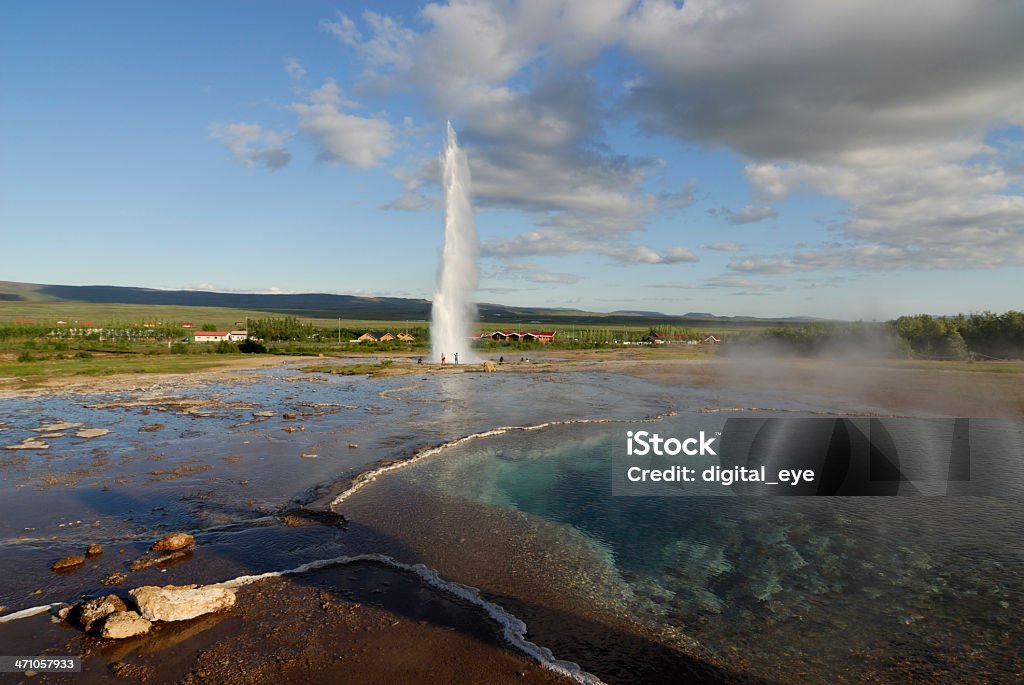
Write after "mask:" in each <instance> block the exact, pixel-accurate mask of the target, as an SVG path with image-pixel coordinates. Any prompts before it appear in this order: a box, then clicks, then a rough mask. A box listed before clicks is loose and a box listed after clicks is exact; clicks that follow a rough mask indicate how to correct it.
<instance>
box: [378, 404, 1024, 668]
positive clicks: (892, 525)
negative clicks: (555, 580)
mask: <svg viewBox="0 0 1024 685" xmlns="http://www.w3.org/2000/svg"><path fill="white" fill-rule="evenodd" d="M697 422H704V423H705V424H706V418H705V417H702V418H699V419H698V418H697V417H695V416H694V415H692V414H691V415H683V416H679V417H675V418H669V419H666V420H664V421H663V422H660V423H659V424H657V426H658V430H660V431H661V432H663V433H664V434H675V435H681V434H686V433H687V432H688V431H690V430H691V429H692V427H693V426H694V425H696V423H697ZM625 429H626V428H625V426H624V425H622V424H609V425H574V426H563V427H554V428H551V429H547V430H545V431H540V432H536V433H528V434H512V435H505V436H500V437H496V438H491V439H489V440H488V441H487V443H486V444H472V445H468V446H465V447H459V448H455V449H452V450H450V451H449V452H447V453H444V454H443V455H440V456H438V457H436V458H433V459H431V460H429V461H424V462H421V463H419V464H416V465H413V466H410V467H408V468H407V469H404V470H402V471H399V472H397V473H394V474H392V475H389V476H387V477H386V478H387V479H393V480H394V481H395V485H396V486H397V485H399V484H401V485H402V486H403V487H404V488H406V490H404V491H405V492H408V491H409V489H417V488H418V489H420V490H421V491H422V492H424V493H427V492H432V493H434V494H437V493H442V494H443V496H444V497H447V498H452V497H454V498H459V499H463V500H466V501H471V502H474V503H479V504H484V505H487V506H491V507H496V508H500V509H504V510H506V511H508V512H509V516H510V517H511V516H513V515H515V514H516V513H517V512H525V513H527V514H529V515H533V516H537V517H541V518H543V519H545V520H549V521H553V522H558V523H561V524H564V525H566V526H569V527H571V528H572V529H575V530H577V531H582V532H583V533H584V534H585V535H586V536H588V537H589V538H590V539H591V540H592V541H593V542H594V543H595V544H597V545H600V546H602V547H604V548H605V549H606V550H607V555H606V556H605V557H603V558H605V559H607V560H609V562H610V563H612V564H614V566H615V569H614V571H615V573H617V574H618V575H619V576H620V577H621V578H622V582H624V583H626V584H627V585H628V589H629V593H628V596H630V597H631V599H630V601H629V606H628V607H626V610H628V611H629V612H630V613H631V614H632V615H634V616H635V617H637V618H638V619H639V620H642V621H645V622H648V623H649V624H650V625H652V626H654V627H671V628H673V629H678V630H680V631H682V632H684V633H685V634H687V635H689V636H692V637H694V638H696V639H698V640H699V641H701V642H702V643H703V644H704V645H705V646H706V647H708V648H709V649H711V650H712V651H713V652H715V653H717V654H719V655H721V656H723V657H725V658H729V659H733V658H736V657H737V655H742V661H743V663H744V664H746V665H747V667H748V668H749V669H750V670H752V671H753V672H755V673H759V674H761V675H765V676H769V677H777V678H782V679H784V680H787V681H793V682H829V679H830V678H831V677H833V676H835V675H836V674H843V673H845V674H848V675H849V676H850V677H851V678H853V679H854V680H860V679H861V678H863V679H870V678H869V677H868V676H871V677H876V676H877V677H884V675H885V674H886V673H890V674H891V673H906V672H915V673H918V672H930V671H928V669H932V670H933V671H934V672H935V673H940V674H941V673H946V674H947V676H946V680H950V681H956V680H958V679H959V678H960V677H962V676H963V674H964V673H969V674H975V675H977V676H979V678H980V677H981V675H982V674H990V675H991V677H992V678H993V679H994V681H996V682H1001V681H1004V680H1005V681H1007V682H1009V681H1011V680H1012V678H1013V675H1012V674H1014V673H1016V672H1018V670H1019V668H1020V667H1021V661H1020V656H1019V654H1018V652H1019V647H1020V645H1022V644H1024V537H1022V531H1024V500H1021V499H1019V498H1013V497H1003V498H999V497H914V498H897V497H890V498H881V497H860V498H843V497H831V498H809V497H800V498H781V497H780V498H751V497H621V496H620V497H615V496H612V494H611V482H612V466H611V457H612V455H613V454H615V453H616V452H619V451H621V450H622V447H623V444H624V440H623V433H624V431H625ZM1018 447H1019V445H1018ZM384 488H385V489H386V488H387V485H386V484H384ZM368 496H371V497H372V494H369V495H368ZM465 553H466V554H470V553H471V552H468V551H467V552H465ZM565 572H566V574H568V575H573V574H578V575H580V576H581V577H582V576H585V575H587V573H586V570H585V569H578V568H575V569H571V568H567V569H565ZM471 580H472V579H471ZM476 581H477V582H479V583H480V584H481V585H483V586H486V585H487V584H488V579H487V578H485V577H480V578H477V579H476ZM954 662H955V663H956V666H955V667H953V666H951V665H950V664H953V663H954ZM900 669H902V670H900ZM957 669H960V670H957ZM799 674H803V675H799ZM872 674H874V675H872ZM949 674H957V675H949ZM900 677H903V676H899V677H896V678H895V680H896V681H898V680H899V678H900ZM940 679H941V678H940ZM890 680H893V677H892V676H890Z"/></svg>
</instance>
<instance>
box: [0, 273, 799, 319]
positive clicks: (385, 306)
mask: <svg viewBox="0 0 1024 685" xmlns="http://www.w3.org/2000/svg"><path fill="white" fill-rule="evenodd" d="M4 302H26V303H28V302H32V303H46V302H85V303H93V304H128V305H173V306H179V307H222V308H229V309H240V310H247V311H257V312H267V313H268V314H279V315H292V316H299V317H308V318H323V319H334V318H341V319H359V320H370V321H401V320H403V319H404V320H416V321H420V320H428V319H429V318H430V301H429V300H424V299H412V298H402V297H360V296H355V295H332V294H328V293H301V294H282V295H270V294H261V293H221V292H210V291H202V290H156V289H153V288H133V287H123V286H113V285H46V284H38V283H18V282H14V281H0V307H3V303H4ZM477 310H478V316H479V319H480V320H481V321H486V322H490V323H494V324H496V325H502V324H505V325H508V324H512V323H514V324H532V325H537V324H540V323H551V324H572V323H581V324H582V323H584V322H587V323H589V324H591V325H606V326H615V325H652V326H655V325H672V326H681V327H682V326H687V325H690V324H691V323H692V324H695V325H697V324H702V325H706V324H707V323H708V322H716V323H721V324H726V325H727V324H729V323H740V322H762V323H769V322H775V321H785V319H777V320H774V319H758V318H756V317H716V316H714V315H712V314H708V313H689V314H685V315H683V316H676V315H671V314H664V313H662V312H654V311H616V312H611V313H601V312H587V311H583V310H579V309H566V308H544V307H512V306H507V305H501V304H492V303H486V302H485V303H480V304H478V305H477ZM797 320H800V321H805V320H809V319H806V318H803V317H800V318H798V319H793V321H797Z"/></svg>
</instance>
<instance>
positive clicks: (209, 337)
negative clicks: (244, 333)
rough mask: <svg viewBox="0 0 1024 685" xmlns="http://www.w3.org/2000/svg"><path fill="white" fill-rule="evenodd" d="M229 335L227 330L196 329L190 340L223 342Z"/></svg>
mask: <svg viewBox="0 0 1024 685" xmlns="http://www.w3.org/2000/svg"><path fill="white" fill-rule="evenodd" d="M230 335H231V333H230V332H228V331H196V332H195V333H194V334H193V335H192V342H197V343H198V342H203V343H206V342H224V341H225V340H227V339H228V336H230ZM243 339H244V338H243Z"/></svg>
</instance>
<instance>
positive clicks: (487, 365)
mask: <svg viewBox="0 0 1024 685" xmlns="http://www.w3.org/2000/svg"><path fill="white" fill-rule="evenodd" d="M497 370H498V367H497V366H495V365H494V362H491V361H486V362H484V371H485V372H487V373H493V372H495V371H497Z"/></svg>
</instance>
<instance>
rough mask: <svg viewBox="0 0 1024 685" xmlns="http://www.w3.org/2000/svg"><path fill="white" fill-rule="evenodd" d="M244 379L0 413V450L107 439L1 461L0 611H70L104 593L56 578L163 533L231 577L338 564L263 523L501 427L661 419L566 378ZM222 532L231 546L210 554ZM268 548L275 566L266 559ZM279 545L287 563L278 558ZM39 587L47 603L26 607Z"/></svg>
mask: <svg viewBox="0 0 1024 685" xmlns="http://www.w3.org/2000/svg"><path fill="white" fill-rule="evenodd" d="M249 377H250V382H243V383H229V384H209V385H205V386H200V387H190V388H188V389H184V390H181V391H174V389H169V391H166V392H157V393H139V392H131V393H105V394H95V395H57V394H52V395H46V396H34V397H29V398H24V399H14V400H10V399H9V400H3V401H0V429H2V430H0V445H2V446H8V445H16V444H18V443H20V442H21V441H22V440H23V439H25V438H29V437H37V436H39V435H53V436H56V433H54V432H50V433H46V432H43V433H40V432H39V431H38V430H37V429H39V428H41V427H43V426H46V425H48V424H53V423H57V422H74V423H81V424H82V426H81V428H106V429H108V430H110V431H111V432H110V433H108V434H107V435H104V436H101V437H96V438H91V439H86V438H79V437H76V436H75V433H76V432H77V431H78V430H80V428H78V427H75V428H70V429H66V430H63V431H59V432H61V433H64V435H63V436H59V437H48V438H45V442H46V443H47V444H48V445H49V448H48V449H42V450H6V449H0V606H3V607H8V608H20V607H23V606H26V605H28V604H30V603H39V601H63V600H65V599H67V598H68V596H69V595H70V596H74V594H75V593H76V592H77V591H80V589H81V588H80V587H79V586H81V585H83V583H85V582H88V583H91V584H94V583H96V582H97V581H98V579H99V578H100V577H102V575H99V573H98V571H97V573H92V567H93V565H94V564H93V563H92V562H90V564H89V566H88V568H87V569H85V570H84V571H82V572H78V573H75V574H70V575H56V574H52V573H51V572H50V571H49V564H50V563H51V562H52V561H54V560H55V559H57V558H60V557H61V556H64V555H68V554H80V553H81V551H82V549H83V548H84V546H85V545H87V544H89V543H90V542H101V543H103V544H104V545H107V546H111V545H113V546H117V545H124V546H126V551H125V552H124V554H125V555H128V554H132V555H135V554H137V553H140V552H141V550H142V549H144V548H145V546H146V544H148V542H151V541H152V539H153V538H155V537H159V536H160V535H161V534H163V533H164V532H168V531H170V530H188V531H191V532H193V533H199V534H205V535H207V539H208V541H209V542H217V543H218V544H219V545H221V546H222V549H223V554H222V556H223V557H226V558H228V559H230V560H233V561H232V564H231V565H232V567H236V566H237V567H244V568H245V569H248V570H253V569H258V570H269V569H272V568H278V567H280V564H281V563H282V562H285V561H286V562H287V563H286V564H285V565H286V566H293V565H294V564H295V562H296V561H298V562H299V563H301V562H303V561H307V560H309V559H311V558H320V557H324V556H335V555H337V554H338V553H340V551H339V550H341V549H343V547H344V542H343V540H342V539H341V538H340V537H339V536H337V535H333V534H331V535H328V536H326V538H325V539H323V540H321V541H320V542H318V543H317V544H312V543H309V544H306V545H305V546H302V545H300V547H302V549H301V550H299V549H294V548H293V545H291V544H290V543H280V542H279V541H278V540H277V539H276V538H275V541H274V542H273V544H272V545H271V544H269V543H267V542H266V538H267V536H272V535H277V533H276V532H275V531H274V530H273V529H268V528H266V526H265V523H266V521H267V519H268V518H272V517H273V516H274V515H275V514H277V513H278V512H279V511H280V510H282V509H283V508H286V507H289V506H294V505H296V504H313V503H323V502H322V501H321V500H322V499H323V498H325V497H326V500H327V501H329V499H330V493H331V492H332V488H333V487H335V486H334V484H335V483H338V482H341V481H344V480H345V479H346V478H348V477H351V476H352V475H354V474H356V473H359V472H360V471H362V470H363V469H365V468H366V467H367V466H368V465H370V464H373V463H376V462H378V461H380V460H383V459H396V458H402V457H407V456H409V455H411V454H413V453H414V452H415V451H416V450H418V449H421V448H423V447H425V446H429V445H437V444H440V443H444V442H446V441H448V440H451V439H453V438H457V437H460V436H463V435H468V434H471V433H475V432H479V431H482V430H486V429H489V428H492V427H494V426H495V425H499V424H503V425H518V424H530V423H539V422H542V421H547V420H551V419H575V418H592V417H616V416H644V415H647V414H655V413H658V412H662V411H665V410H666V406H667V405H666V403H665V402H664V401H662V400H658V399H656V398H652V397H647V396H646V395H645V391H644V384H643V383H640V382H633V383H629V382H626V383H622V382H621V380H614V379H612V378H611V377H609V376H606V375H601V374H579V375H577V377H576V378H574V381H573V383H567V382H566V379H565V378H564V376H563V375H561V374H537V375H523V374H486V375H485V374H482V373H465V374H457V375H456V374H451V375H444V376H439V375H437V376H427V377H418V376H404V377H392V378H383V379H368V378H366V377H361V376H356V377H346V376H330V375H322V374H304V373H299V372H297V371H296V370H294V369H291V368H288V367H285V368H281V369H275V370H272V371H269V372H267V371H261V372H258V373H252V374H249ZM613 393H614V395H613ZM612 397H614V398H615V401H612V400H611V398H612ZM623 398H627V399H628V401H627V402H626V403H625V404H621V403H620V401H621V399H623ZM260 412H272V413H273V415H272V416H269V417H268V416H259V415H257V413H260ZM284 414H294V415H295V418H294V419H284V418H283V415H284ZM300 429H301V430H300ZM289 431H290V432H289ZM312 455H315V456H312ZM247 525H255V526H257V527H256V528H255V529H254V530H255V534H249V533H246V534H244V535H240V534H238V533H236V532H230V531H231V530H232V529H234V528H237V527H238V526H243V527H244V526H247ZM224 526H227V527H228V530H229V533H230V534H229V533H225V534H216V535H218V536H219V537H217V538H216V539H215V540H214V539H213V538H212V536H214V535H215V530H214V529H219V528H221V527H224ZM297 535H298V534H296V533H294V532H293V531H287V533H286V535H284V536H282V537H283V538H284V539H290V538H291V537H293V536H297ZM298 537H300V538H301V537H302V536H298ZM261 540H262V541H263V542H260V541H261ZM232 544H234V546H233V547H232ZM268 546H269V547H272V548H273V549H274V550H275V552H274V553H270V554H267V553H266V551H265V550H266V548H267V547H268ZM282 546H283V549H285V550H292V552H294V555H293V556H289V555H287V554H278V553H276V550H277V549H280V548H282ZM260 550H263V551H260ZM122 559H123V556H122ZM115 562H116V559H111V558H110V555H109V554H105V555H104V558H103V559H100V560H99V561H97V562H95V565H96V566H97V568H104V569H105V570H110V569H112V568H115V567H116V563H115ZM274 564H278V566H274ZM86 578H88V581H86V580H85V579H86ZM86 587H91V585H86ZM37 589H39V590H41V591H42V595H38V596H33V595H32V593H33V592H34V591H35V590H37Z"/></svg>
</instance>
